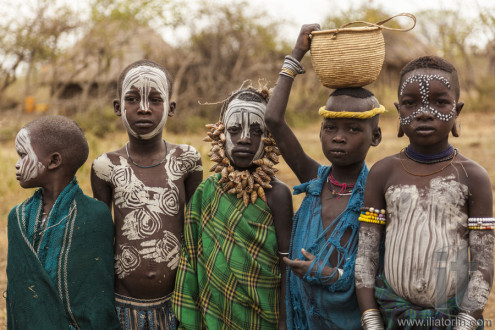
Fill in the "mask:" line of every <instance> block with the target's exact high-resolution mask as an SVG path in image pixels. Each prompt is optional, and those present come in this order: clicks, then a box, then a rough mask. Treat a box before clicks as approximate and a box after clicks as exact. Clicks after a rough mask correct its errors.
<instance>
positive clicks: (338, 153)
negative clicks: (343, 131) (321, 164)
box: [330, 149, 346, 157]
mask: <svg viewBox="0 0 495 330" xmlns="http://www.w3.org/2000/svg"><path fill="white" fill-rule="evenodd" d="M330 154H331V155H333V156H338V157H339V156H340V157H342V156H344V155H345V154H346V152H345V151H344V150H342V149H332V150H330Z"/></svg>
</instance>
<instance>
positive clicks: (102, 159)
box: [93, 146, 127, 166]
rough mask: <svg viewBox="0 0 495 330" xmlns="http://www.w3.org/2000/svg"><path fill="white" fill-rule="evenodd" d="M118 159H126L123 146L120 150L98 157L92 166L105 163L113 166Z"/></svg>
mask: <svg viewBox="0 0 495 330" xmlns="http://www.w3.org/2000/svg"><path fill="white" fill-rule="evenodd" d="M120 158H127V154H126V151H125V146H123V147H122V148H120V149H117V150H114V151H109V152H105V153H103V154H101V155H99V156H98V157H96V159H95V160H94V161H93V166H95V165H98V164H101V163H106V162H108V161H110V162H111V163H112V164H115V163H116V162H117V161H118V160H119V159H120Z"/></svg>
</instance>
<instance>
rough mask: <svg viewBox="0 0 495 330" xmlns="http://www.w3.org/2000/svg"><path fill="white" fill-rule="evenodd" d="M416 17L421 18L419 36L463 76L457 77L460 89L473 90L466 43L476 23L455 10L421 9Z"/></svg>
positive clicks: (468, 45)
mask: <svg viewBox="0 0 495 330" xmlns="http://www.w3.org/2000/svg"><path fill="white" fill-rule="evenodd" d="M418 17H421V19H420V20H418V26H417V28H418V31H419V32H420V33H421V35H422V36H423V37H424V38H425V39H427V40H428V41H429V43H430V44H432V45H435V47H437V49H438V50H439V51H440V53H441V56H442V57H444V58H445V59H447V60H449V61H451V62H452V63H454V64H455V65H456V66H457V70H458V71H460V72H462V73H463V74H462V75H461V77H460V79H461V80H462V81H461V85H462V86H464V87H463V88H464V89H466V90H471V89H473V88H476V79H475V71H474V70H473V64H472V56H471V55H472V54H471V51H470V44H469V41H470V39H471V38H472V37H473V35H474V33H475V32H476V30H477V28H478V23H477V22H475V21H473V20H467V19H464V18H463V17H461V16H460V15H458V12H457V11H455V10H425V11H421V12H419V13H418Z"/></svg>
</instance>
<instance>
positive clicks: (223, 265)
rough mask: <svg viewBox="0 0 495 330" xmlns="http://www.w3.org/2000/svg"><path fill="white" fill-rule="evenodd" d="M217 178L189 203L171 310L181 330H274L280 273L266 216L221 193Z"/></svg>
mask: <svg viewBox="0 0 495 330" xmlns="http://www.w3.org/2000/svg"><path fill="white" fill-rule="evenodd" d="M219 179H220V175H219V174H217V175H214V176H211V177H209V178H208V179H206V180H205V181H203V182H202V183H201V185H200V186H199V187H198V188H197V190H196V192H195V193H194V195H193V197H192V198H191V200H190V201H189V204H188V206H187V211H186V221H185V224H184V244H183V247H182V255H181V259H180V262H179V269H178V272H177V278H176V282H175V291H174V294H173V296H172V304H173V307H174V312H175V315H176V317H177V319H178V320H179V322H180V325H179V326H180V328H188V329H205V328H208V329H243V330H246V329H275V328H277V327H278V307H279V288H280V270H279V263H278V255H277V239H276V235H275V227H274V225H273V220H272V215H271V211H270V209H269V208H268V206H267V205H266V204H265V203H264V202H263V201H262V200H261V199H258V200H257V201H256V204H254V205H253V204H251V203H250V204H249V205H248V206H247V207H246V206H244V204H243V202H242V199H238V198H236V196H235V195H231V194H228V193H225V192H224V191H223V188H222V185H221V184H219V183H218V180H219Z"/></svg>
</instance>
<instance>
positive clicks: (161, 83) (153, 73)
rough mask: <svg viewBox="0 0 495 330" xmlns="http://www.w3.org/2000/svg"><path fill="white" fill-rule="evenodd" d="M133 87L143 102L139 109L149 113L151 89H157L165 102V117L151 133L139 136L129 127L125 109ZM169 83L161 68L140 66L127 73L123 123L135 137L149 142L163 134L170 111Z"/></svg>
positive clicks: (122, 101) (123, 89) (122, 103)
mask: <svg viewBox="0 0 495 330" xmlns="http://www.w3.org/2000/svg"><path fill="white" fill-rule="evenodd" d="M131 87H135V88H137V89H138V90H139V95H140V98H141V101H140V103H139V107H140V108H141V109H142V110H144V111H149V99H148V97H149V94H150V91H151V88H154V89H156V90H157V91H158V92H159V93H160V97H161V98H162V100H163V115H162V119H161V121H160V123H159V124H158V125H157V126H156V128H155V129H154V130H153V131H151V132H150V133H147V134H143V135H139V134H137V133H136V132H135V131H134V130H133V129H132V128H131V127H130V125H129V122H128V121H127V109H126V108H125V96H126V94H127V93H128V92H129V91H130V90H131ZM168 90H169V86H168V81H167V77H166V76H165V72H163V71H162V70H160V69H159V68H155V67H151V66H144V65H143V66H138V67H136V68H133V69H131V70H129V72H127V74H126V76H125V78H124V81H123V82H122V95H121V99H120V104H121V107H122V122H123V123H124V126H125V127H126V129H127V131H128V132H129V133H131V134H132V135H133V136H134V137H136V138H139V139H143V140H148V139H151V138H153V137H155V136H157V135H158V134H160V133H161V131H162V129H163V127H164V126H165V123H166V122H167V117H168V111H169V105H170V102H169V99H168Z"/></svg>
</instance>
